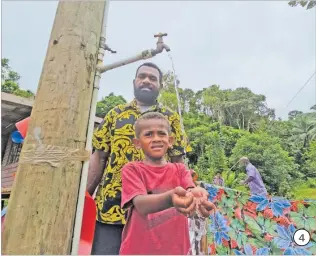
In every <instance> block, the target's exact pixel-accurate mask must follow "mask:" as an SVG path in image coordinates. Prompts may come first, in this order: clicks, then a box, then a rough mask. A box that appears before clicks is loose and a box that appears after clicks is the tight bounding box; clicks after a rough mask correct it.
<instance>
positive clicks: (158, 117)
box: [135, 112, 171, 138]
mask: <svg viewBox="0 0 316 256" xmlns="http://www.w3.org/2000/svg"><path fill="white" fill-rule="evenodd" d="M152 119H156V120H164V121H166V125H167V127H168V132H169V134H170V133H171V126H170V123H169V121H168V119H167V118H166V117H165V116H164V115H163V114H161V113H159V112H146V113H144V114H142V115H141V116H140V117H139V118H138V119H137V120H136V122H135V134H136V138H139V135H140V133H141V129H140V125H139V124H140V123H141V122H143V121H146V120H152Z"/></svg>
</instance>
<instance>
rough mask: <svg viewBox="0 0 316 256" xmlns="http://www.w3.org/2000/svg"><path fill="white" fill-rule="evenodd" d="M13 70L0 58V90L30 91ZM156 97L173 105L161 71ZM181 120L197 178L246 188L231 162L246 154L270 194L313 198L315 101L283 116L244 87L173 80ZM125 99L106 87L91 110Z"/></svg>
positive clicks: (102, 110)
mask: <svg viewBox="0 0 316 256" xmlns="http://www.w3.org/2000/svg"><path fill="white" fill-rule="evenodd" d="M19 79H20V77H19V75H18V74H17V73H16V72H14V71H12V70H11V69H10V67H9V64H8V60H7V59H2V88H1V89H2V91H4V92H7V93H13V94H16V95H19V96H23V97H30V96H32V95H33V93H32V92H30V91H25V90H22V89H20V88H19V84H18V81H19ZM163 82H164V88H163V90H162V92H161V94H160V97H159V101H160V102H161V103H162V104H164V105H165V106H168V107H169V108H171V109H173V110H175V111H178V101H177V96H176V93H175V87H174V76H173V74H172V73H170V72H168V73H166V74H165V75H164V77H163ZM179 98H180V104H181V110H182V117H183V123H184V127H185V130H186V133H187V135H188V137H189V140H190V144H191V146H192V148H193V152H191V153H189V154H188V160H189V164H190V167H192V168H193V169H194V170H196V171H197V172H198V174H199V177H200V179H201V180H204V181H206V182H208V183H212V181H213V178H214V175H215V174H216V173H217V172H221V173H222V176H223V178H224V180H225V186H226V187H230V188H234V189H238V190H242V191H247V190H248V188H247V187H246V186H243V185H240V181H241V180H243V179H245V177H246V174H245V170H244V168H241V167H240V166H239V165H238V164H237V162H238V159H240V157H242V156H247V157H248V158H249V159H250V160H251V162H252V163H253V164H254V165H255V166H256V167H257V169H258V170H259V171H260V173H261V175H262V178H263V180H264V183H265V185H266V187H267V189H268V192H269V193H270V194H274V195H282V196H287V197H290V198H297V199H303V198H310V199H312V198H314V199H316V106H315V105H314V106H311V109H310V111H309V112H308V113H303V112H302V111H299V110H292V111H290V112H289V114H288V120H281V119H276V117H275V111H274V109H271V108H269V107H268V105H267V102H266V97H265V96H264V95H260V94H255V93H253V92H252V91H251V90H250V89H248V88H244V87H241V88H236V89H234V90H233V89H221V87H220V86H219V85H211V86H209V87H207V88H203V89H202V90H199V91H196V92H195V91H193V90H192V89H183V88H181V87H180V86H179ZM125 102H126V100H125V99H124V98H123V97H122V96H120V95H114V93H110V94H109V95H108V96H106V97H104V98H102V100H101V101H99V102H98V103H97V112H96V114H97V116H99V117H104V116H105V114H106V113H107V112H108V111H109V110H110V109H112V108H113V107H114V106H116V105H118V104H122V103H125Z"/></svg>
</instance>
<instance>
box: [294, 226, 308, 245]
mask: <svg viewBox="0 0 316 256" xmlns="http://www.w3.org/2000/svg"><path fill="white" fill-rule="evenodd" d="M293 240H294V242H295V243H296V244H297V245H299V246H304V245H307V244H308V243H309V241H310V240H311V235H310V234H309V232H308V231H307V230H305V229H303V228H301V229H298V230H296V231H295V233H294V235H293Z"/></svg>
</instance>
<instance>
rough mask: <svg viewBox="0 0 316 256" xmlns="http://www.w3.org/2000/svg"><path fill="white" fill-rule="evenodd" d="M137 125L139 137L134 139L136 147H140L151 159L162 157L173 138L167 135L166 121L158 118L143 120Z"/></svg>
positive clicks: (155, 159)
mask: <svg viewBox="0 0 316 256" xmlns="http://www.w3.org/2000/svg"><path fill="white" fill-rule="evenodd" d="M139 126H140V127H139V128H140V134H139V138H138V139H134V143H135V145H136V147H138V148H141V149H142V150H143V152H144V154H145V155H146V156H147V157H148V158H149V159H151V160H153V161H157V160H160V159H162V158H163V157H164V156H165V154H166V153H167V150H168V148H170V147H171V146H172V144H173V138H172V137H170V136H169V132H168V125H167V123H166V121H165V120H160V119H151V120H143V121H141V122H140V123H139Z"/></svg>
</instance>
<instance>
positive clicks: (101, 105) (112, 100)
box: [96, 92, 126, 118]
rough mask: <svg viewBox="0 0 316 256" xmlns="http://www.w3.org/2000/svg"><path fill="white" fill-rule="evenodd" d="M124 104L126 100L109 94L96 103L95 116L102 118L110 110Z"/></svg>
mask: <svg viewBox="0 0 316 256" xmlns="http://www.w3.org/2000/svg"><path fill="white" fill-rule="evenodd" d="M124 103H126V100H125V99H124V97H123V96H121V95H119V96H116V95H115V94H114V93H112V92H111V93H110V94H109V95H108V96H106V97H103V98H102V99H101V100H100V101H98V102H97V108H96V116H98V117H101V118H103V117H104V116H105V115H106V114H107V113H108V112H109V111H110V110H111V109H112V108H114V107H116V106H117V105H120V104H124Z"/></svg>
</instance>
